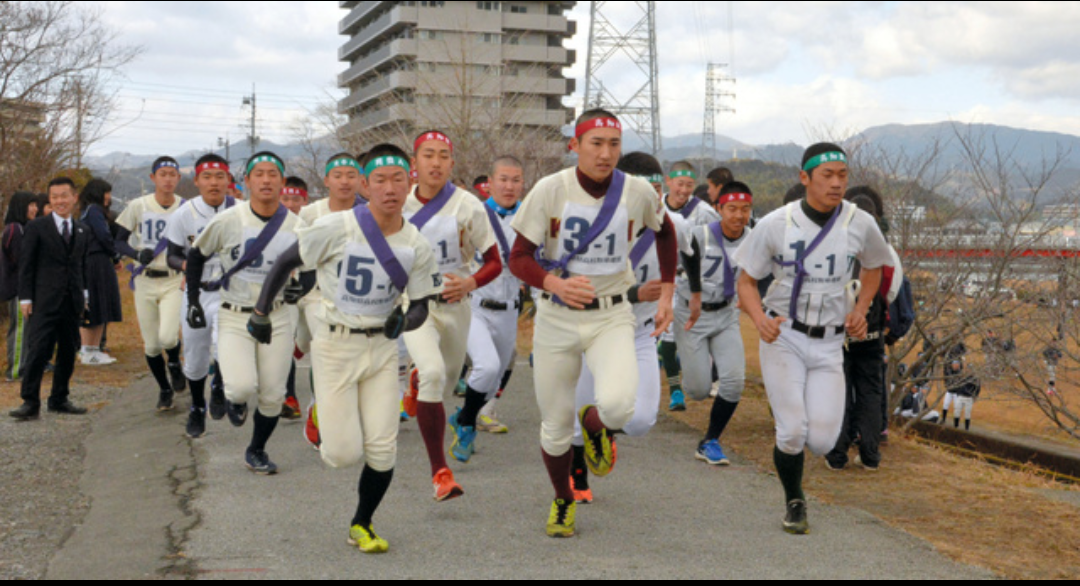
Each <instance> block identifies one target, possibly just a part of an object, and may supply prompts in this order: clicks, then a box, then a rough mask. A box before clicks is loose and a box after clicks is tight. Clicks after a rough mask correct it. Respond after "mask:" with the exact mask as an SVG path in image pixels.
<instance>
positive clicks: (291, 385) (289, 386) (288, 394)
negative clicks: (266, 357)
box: [285, 360, 296, 399]
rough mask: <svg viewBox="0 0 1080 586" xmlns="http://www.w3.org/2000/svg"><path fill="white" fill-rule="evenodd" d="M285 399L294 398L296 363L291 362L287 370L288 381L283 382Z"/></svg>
mask: <svg viewBox="0 0 1080 586" xmlns="http://www.w3.org/2000/svg"><path fill="white" fill-rule="evenodd" d="M285 398H286V399H295V398H296V361H295V360H293V361H292V368H290V369H289V380H288V381H286V382H285Z"/></svg>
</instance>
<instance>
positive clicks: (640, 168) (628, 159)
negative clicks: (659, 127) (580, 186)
mask: <svg viewBox="0 0 1080 586" xmlns="http://www.w3.org/2000/svg"><path fill="white" fill-rule="evenodd" d="M586 122H587V121H586ZM617 168H618V169H619V170H620V171H622V172H623V173H626V174H627V175H634V176H635V177H652V176H653V175H663V174H664V168H663V167H662V166H660V161H658V160H656V157H654V156H652V155H650V154H648V153H643V152H640V151H639V152H633V153H627V154H625V155H623V156H622V158H621V159H619V164H618V165H617Z"/></svg>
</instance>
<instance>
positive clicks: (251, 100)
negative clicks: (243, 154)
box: [244, 84, 259, 155]
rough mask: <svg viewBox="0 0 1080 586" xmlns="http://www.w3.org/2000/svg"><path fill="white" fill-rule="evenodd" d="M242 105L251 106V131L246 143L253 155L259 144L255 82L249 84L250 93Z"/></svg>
mask: <svg viewBox="0 0 1080 586" xmlns="http://www.w3.org/2000/svg"><path fill="white" fill-rule="evenodd" d="M244 105H245V106H251V132H250V133H249V134H248V144H249V145H250V146H251V154H252V155H254V154H255V152H256V149H257V148H258V146H259V135H258V133H257V132H256V123H257V121H258V112H259V109H258V100H257V94H256V93H255V84H251V95H250V96H246V97H245V98H244Z"/></svg>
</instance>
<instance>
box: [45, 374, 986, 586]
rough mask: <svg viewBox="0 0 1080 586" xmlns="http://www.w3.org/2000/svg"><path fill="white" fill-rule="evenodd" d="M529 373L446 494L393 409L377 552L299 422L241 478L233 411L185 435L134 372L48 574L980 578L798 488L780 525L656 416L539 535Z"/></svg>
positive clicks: (350, 490) (351, 477)
mask: <svg viewBox="0 0 1080 586" xmlns="http://www.w3.org/2000/svg"><path fill="white" fill-rule="evenodd" d="M531 374H532V373H531V370H530V369H529V367H528V365H527V364H523V365H519V367H518V371H517V374H516V375H515V380H514V382H513V383H512V384H511V389H510V390H508V391H507V393H506V398H505V399H504V400H503V401H502V403H501V405H500V414H501V415H502V418H503V420H504V422H505V423H507V424H508V425H509V426H510V427H511V432H512V433H511V434H510V435H507V436H500V437H494V436H488V435H484V436H482V437H481V438H480V439H479V444H478V445H479V451H478V453H477V455H476V457H475V458H474V460H473V462H472V463H470V464H467V465H463V464H457V463H453V464H452V468H453V469H454V471H455V474H456V475H457V478H458V481H459V482H460V483H461V484H462V485H463V486H464V487H465V490H466V495H465V497H463V498H461V499H458V500H456V501H452V502H450V503H443V504H436V503H435V502H434V501H433V500H432V498H431V496H432V488H431V484H430V478H429V470H428V463H427V457H426V455H425V453H424V448H423V444H422V443H421V440H420V436H419V433H418V431H417V428H416V424H415V423H410V424H405V425H404V427H403V429H402V433H401V445H400V449H399V462H398V468H397V473H396V477H395V479H394V484H393V486H392V487H391V489H390V493H389V494H388V495H387V498H386V500H385V502H384V503H383V506H382V508H381V509H380V510H379V512H378V514H377V516H376V520H375V527H376V529H377V530H378V531H379V533H380V535H382V536H383V537H384V538H386V539H387V540H388V541H389V542H390V545H391V551H390V553H389V554H387V555H385V556H377V557H369V556H362V555H361V554H359V553H358V552H356V551H355V550H353V549H352V548H350V547H348V546H347V545H346V543H345V539H346V537H347V530H348V527H347V524H348V521H349V520H350V519H351V518H352V513H353V510H354V508H355V505H356V484H357V478H358V474H359V471H358V470H346V471H331V470H328V469H327V468H326V467H324V466H323V464H322V463H321V461H320V460H319V458H318V454H316V453H315V452H314V451H313V450H312V449H311V448H310V447H308V446H307V444H306V443H305V442H304V441H303V439H302V436H301V433H302V425H300V424H287V423H283V424H282V425H281V426H279V428H278V431H277V433H276V434H275V436H274V438H273V439H272V440H271V442H270V446H269V450H268V451H269V453H270V455H271V458H272V459H273V460H274V461H275V462H276V463H277V464H278V466H279V467H280V468H281V473H280V474H279V475H278V476H276V477H271V478H261V477H256V476H254V475H252V474H250V473H249V472H248V471H247V470H246V469H245V468H244V466H243V454H244V448H245V446H246V445H247V442H248V440H249V438H250V432H251V429H250V423H249V427H247V428H245V429H241V430H236V429H233V428H231V427H230V426H228V424H227V423H226V422H212V423H211V424H210V427H209V432H210V433H209V435H208V436H207V437H206V438H204V439H202V440H199V441H196V442H189V441H187V440H185V439H183V438H182V434H183V425H184V421H185V419H184V417H183V416H181V415H179V414H177V415H174V416H167V417H159V416H156V415H153V414H152V413H149V409H148V407H152V406H153V405H152V402H153V401H152V395H153V393H151V392H150V390H149V389H148V388H147V385H146V384H145V382H144V383H140V384H139V385H136V386H134V387H132V388H131V389H128V390H127V391H125V392H124V394H123V395H122V396H121V397H120V398H119V399H118V400H117V402H116V403H114V404H113V405H112V406H110V407H109V408H108V409H106V410H105V411H103V412H102V413H100V414H98V415H97V416H95V417H96V418H95V421H94V433H93V434H92V435H91V437H90V439H89V440H88V444H87V467H86V469H87V472H86V474H85V476H84V478H83V481H82V485H81V488H82V490H83V492H84V493H86V494H88V495H89V496H90V497H91V498H92V502H93V504H92V507H91V510H90V513H89V515H88V517H87V519H86V520H85V522H84V523H83V524H82V526H81V527H79V528H78V529H77V530H76V531H75V532H74V534H73V535H72V537H71V538H70V539H69V540H68V541H67V542H66V544H65V546H64V548H63V549H62V550H61V551H60V552H58V554H57V555H56V556H55V558H54V559H53V561H52V563H51V565H50V567H49V572H48V578H50V579H65V578H81V579H90V578H104V577H113V578H132V579H135V578H143V577H150V578H155V577H166V578H199V579H357V578H360V579H408V578H412V579H423V578H433V579H439V578H442V579H446V578H449V579H476V578H480V579H582V578H586V579H596V578H605V579H735V578H741V579H835V578H843V579H881V578H890V579H908V578H911V579H963V580H967V579H986V578H992V577H993V576H992V575H991V574H990V573H989V572H987V571H985V570H981V569H976V568H970V567H965V566H961V565H957V564H954V563H952V562H950V561H948V560H946V559H944V558H943V557H942V556H940V555H939V554H937V553H936V552H935V551H934V550H933V549H932V548H931V547H930V546H929V545H927V544H926V543H924V542H922V541H920V540H918V539H915V538H913V537H911V536H909V535H907V534H905V533H903V532H900V531H897V530H895V529H892V528H890V527H887V526H886V525H884V524H883V523H881V522H880V521H878V520H876V519H875V518H873V517H872V516H870V515H868V514H866V513H864V512H861V511H857V510H853V509H847V508H843V507H836V506H824V505H822V504H820V503H815V502H812V503H811V508H810V521H811V525H812V528H813V534H812V535H810V536H808V537H803V538H799V537H792V536H789V535H786V534H785V533H783V531H782V530H781V529H780V518H781V517H782V515H783V502H782V501H783V495H782V491H781V488H780V485H779V483H778V482H777V481H776V480H775V478H773V477H771V476H769V475H767V474H765V473H763V472H762V471H760V470H758V469H757V468H755V467H753V466H752V465H749V464H747V463H746V462H740V461H738V459H737V458H736V465H735V466H733V467H731V468H728V469H723V470H719V469H711V468H708V467H706V466H704V465H701V464H699V463H697V462H695V461H694V460H693V457H692V456H693V447H694V445H695V442H696V437H697V434H696V433H694V432H692V431H691V430H689V429H687V428H686V427H684V426H682V425H681V424H679V423H677V422H674V421H672V420H668V419H666V418H663V417H662V418H661V423H660V425H659V426H658V427H657V428H656V429H655V430H654V431H653V433H652V434H651V435H650V436H649V437H648V438H645V439H643V440H633V439H625V438H624V439H622V441H620V444H619V456H620V459H619V463H618V466H617V468H616V470H615V472H614V473H613V474H612V476H611V477H609V478H607V479H604V480H600V481H596V482H595V484H594V490H595V492H596V495H597V499H598V501H597V503H596V504H594V505H591V506H584V507H579V508H578V520H577V522H578V533H579V535H578V537H577V538H575V539H571V540H552V539H549V538H547V537H546V536H545V534H544V527H545V523H546V520H547V514H548V509H549V507H550V504H551V499H552V493H551V488H550V484H549V482H548V480H547V475H546V473H545V470H544V468H543V465H542V463H541V460H540V448H539V414H538V410H537V407H536V402H535V400H534V397H533V394H532V380H531V378H532V376H531ZM300 378H301V379H303V378H306V372H303V371H302V373H301V377H300ZM305 387H306V385H305ZM306 394H307V389H306V388H304V389H303V390H302V396H304V395H306ZM147 397H151V399H147ZM148 401H149V402H148ZM186 403H187V397H186V396H183V397H181V398H180V399H179V400H178V405H186ZM452 403H454V404H456V403H457V402H456V401H453V402H452ZM447 446H448V447H449V443H448V444H447Z"/></svg>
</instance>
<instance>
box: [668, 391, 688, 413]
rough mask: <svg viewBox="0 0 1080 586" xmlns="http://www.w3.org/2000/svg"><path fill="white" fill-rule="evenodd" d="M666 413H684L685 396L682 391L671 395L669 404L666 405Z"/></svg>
mask: <svg viewBox="0 0 1080 586" xmlns="http://www.w3.org/2000/svg"><path fill="white" fill-rule="evenodd" d="M668 411H672V412H681V411H686V395H684V394H683V392H682V391H675V392H673V393H671V404H670V405H668Z"/></svg>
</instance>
